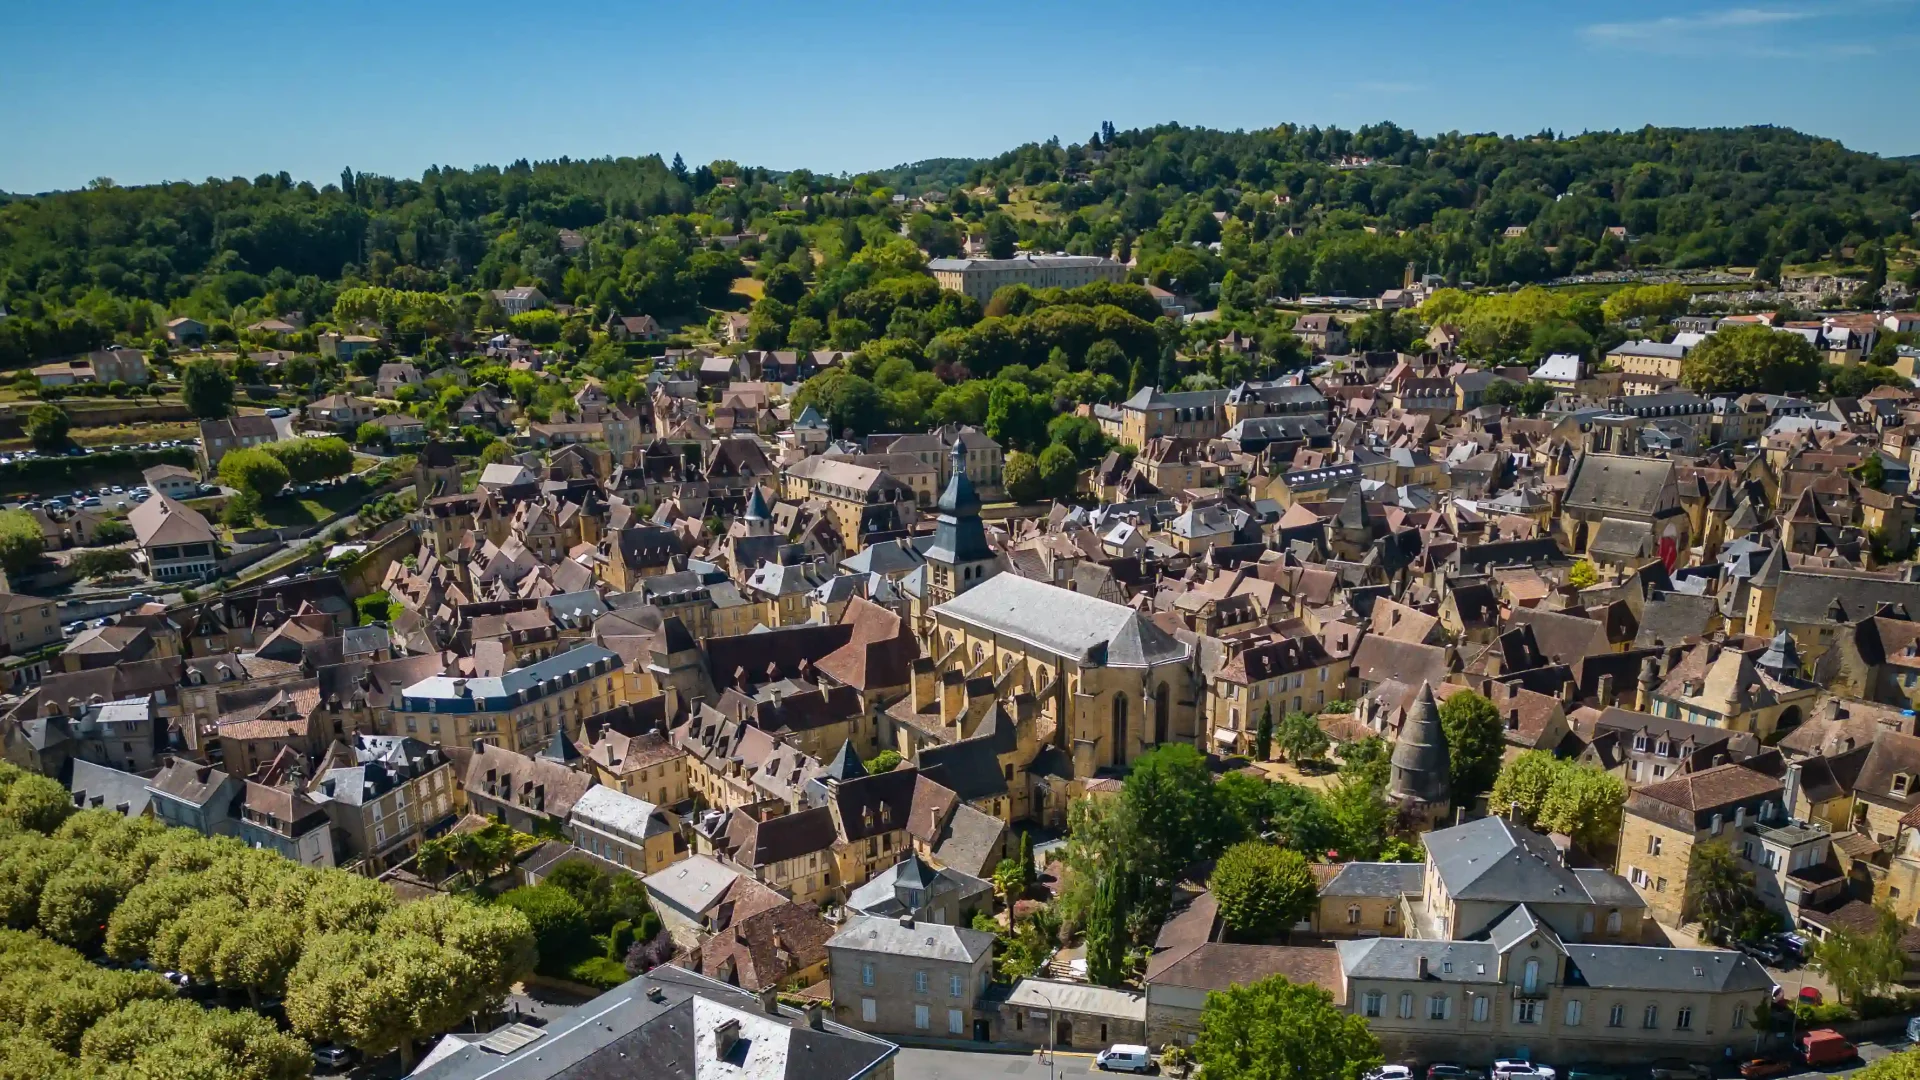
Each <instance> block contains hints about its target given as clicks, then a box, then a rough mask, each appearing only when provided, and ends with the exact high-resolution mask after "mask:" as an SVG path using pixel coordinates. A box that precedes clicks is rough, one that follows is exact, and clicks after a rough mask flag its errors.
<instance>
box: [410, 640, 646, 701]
mask: <svg viewBox="0 0 1920 1080" xmlns="http://www.w3.org/2000/svg"><path fill="white" fill-rule="evenodd" d="M619 666H620V657H619V656H618V655H616V654H615V653H613V652H611V651H610V650H608V649H605V648H602V647H601V646H599V645H592V644H582V645H576V646H575V647H573V648H571V649H568V650H567V651H566V652H563V653H556V654H555V655H553V656H549V657H547V658H546V659H545V660H541V661H539V662H538V663H533V664H528V665H527V666H525V667H518V668H514V669H513V670H512V671H509V672H507V673H506V674H504V675H496V676H490V677H487V678H480V679H458V678H455V677H453V676H451V675H435V676H433V677H431V678H427V679H422V680H420V681H419V682H417V683H414V684H413V685H412V686H409V687H407V688H406V689H405V690H404V691H402V694H403V695H404V696H405V698H406V699H407V702H406V707H407V708H408V709H411V710H415V711H423V710H424V708H425V706H426V704H427V703H428V702H430V701H438V702H439V703H440V705H441V708H440V711H472V710H474V709H486V710H494V709H507V708H512V707H513V706H514V705H515V704H516V703H517V702H516V700H515V696H516V695H517V694H519V693H520V692H522V691H525V692H526V693H527V696H528V699H529V700H535V699H538V698H540V697H543V696H545V694H546V693H547V692H549V691H558V690H560V689H563V688H565V687H568V686H572V685H576V684H577V683H579V682H580V681H581V680H582V679H585V678H590V677H592V675H595V674H601V673H605V672H608V671H612V670H614V669H616V668H618V667H619ZM449 705H452V706H456V707H455V708H452V709H448V708H447V706H449Z"/></svg>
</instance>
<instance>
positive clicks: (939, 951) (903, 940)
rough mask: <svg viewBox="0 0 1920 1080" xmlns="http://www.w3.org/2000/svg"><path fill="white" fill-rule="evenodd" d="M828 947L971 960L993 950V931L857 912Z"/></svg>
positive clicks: (952, 959)
mask: <svg viewBox="0 0 1920 1080" xmlns="http://www.w3.org/2000/svg"><path fill="white" fill-rule="evenodd" d="M827 948H829V949H849V950H855V951H859V952H875V953H883V954H886V955H888V956H904V957H910V958H912V959H916V960H945V961H949V962H952V963H959V964H971V963H973V962H974V961H976V960H978V959H980V958H981V957H983V956H989V955H991V954H992V952H993V935H992V934H989V933H986V932H984V931H981V930H974V929H971V928H969V927H964V926H943V925H940V924H938V923H923V922H915V923H914V924H913V925H911V926H908V925H905V924H903V923H902V922H901V921H900V920H898V919H883V918H879V917H877V916H873V915H856V916H854V917H852V918H850V919H848V920H847V925H846V926H845V928H843V929H842V930H841V931H840V932H839V933H837V934H835V935H833V937H831V938H829V939H828V940H827Z"/></svg>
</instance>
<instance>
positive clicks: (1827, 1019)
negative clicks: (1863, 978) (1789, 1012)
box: [1793, 1001, 1860, 1027]
mask: <svg viewBox="0 0 1920 1080" xmlns="http://www.w3.org/2000/svg"><path fill="white" fill-rule="evenodd" d="M1793 1015H1794V1019H1795V1020H1797V1021H1798V1022H1799V1023H1800V1025H1801V1026H1802V1027H1815V1026H1818V1025H1824V1024H1839V1023H1844V1022H1846V1021H1848V1020H1858V1019H1860V1014H1859V1013H1858V1012H1856V1011H1855V1010H1854V1008H1853V1006H1851V1005H1843V1004H1841V1003H1840V1002H1838V1001H1829V1002H1826V1003H1825V1004H1822V1005H1804V1004H1801V1003H1800V1002H1797V1001H1796V1002H1794V1004H1793Z"/></svg>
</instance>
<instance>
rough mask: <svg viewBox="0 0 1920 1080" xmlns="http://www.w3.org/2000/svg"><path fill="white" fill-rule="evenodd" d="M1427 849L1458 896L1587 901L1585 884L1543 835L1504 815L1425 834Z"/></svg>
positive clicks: (1545, 901)
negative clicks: (1514, 822) (1564, 863)
mask: <svg viewBox="0 0 1920 1080" xmlns="http://www.w3.org/2000/svg"><path fill="white" fill-rule="evenodd" d="M1426 840H1427V853H1428V855H1429V857H1431V858H1432V859H1433V865H1434V870H1435V871H1436V872H1437V873H1438V874H1439V875H1440V882H1441V884H1442V885H1444V886H1445V888H1446V890H1447V895H1449V896H1451V897H1453V898H1454V899H1456V900H1495V901H1505V902H1508V903H1516V904H1519V903H1533V904H1568V903H1585V902H1586V900H1587V892H1586V889H1585V888H1583V887H1582V886H1581V884H1580V879H1579V878H1577V877H1575V876H1574V873H1573V871H1572V870H1570V869H1568V868H1567V867H1566V866H1564V865H1562V864H1561V862H1560V853H1559V851H1558V850H1556V849H1555V848H1554V846H1553V844H1552V843H1550V842H1549V841H1548V840H1547V838H1546V837H1544V836H1542V835H1540V834H1539V833H1537V832H1534V831H1533V830H1531V829H1527V828H1523V827H1521V826H1519V825H1515V824H1513V823H1512V822H1510V821H1508V820H1507V819H1506V818H1503V817H1485V818H1480V819H1478V820H1476V821H1469V822H1467V823H1466V824H1465V825H1456V826H1454V827H1453V828H1451V829H1436V830H1434V831H1433V832H1430V833H1428V834H1427V837H1426Z"/></svg>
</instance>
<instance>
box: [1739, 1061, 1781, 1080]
mask: <svg viewBox="0 0 1920 1080" xmlns="http://www.w3.org/2000/svg"><path fill="white" fill-rule="evenodd" d="M1793 1070H1794V1064H1793V1062H1791V1061H1784V1060H1782V1059H1780V1058H1751V1059H1749V1060H1747V1061H1743V1062H1741V1063H1740V1075H1741V1076H1743V1077H1745V1078H1746V1080H1767V1078H1768V1077H1770V1076H1785V1075H1786V1074H1788V1073H1790V1072H1792V1071H1793Z"/></svg>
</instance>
